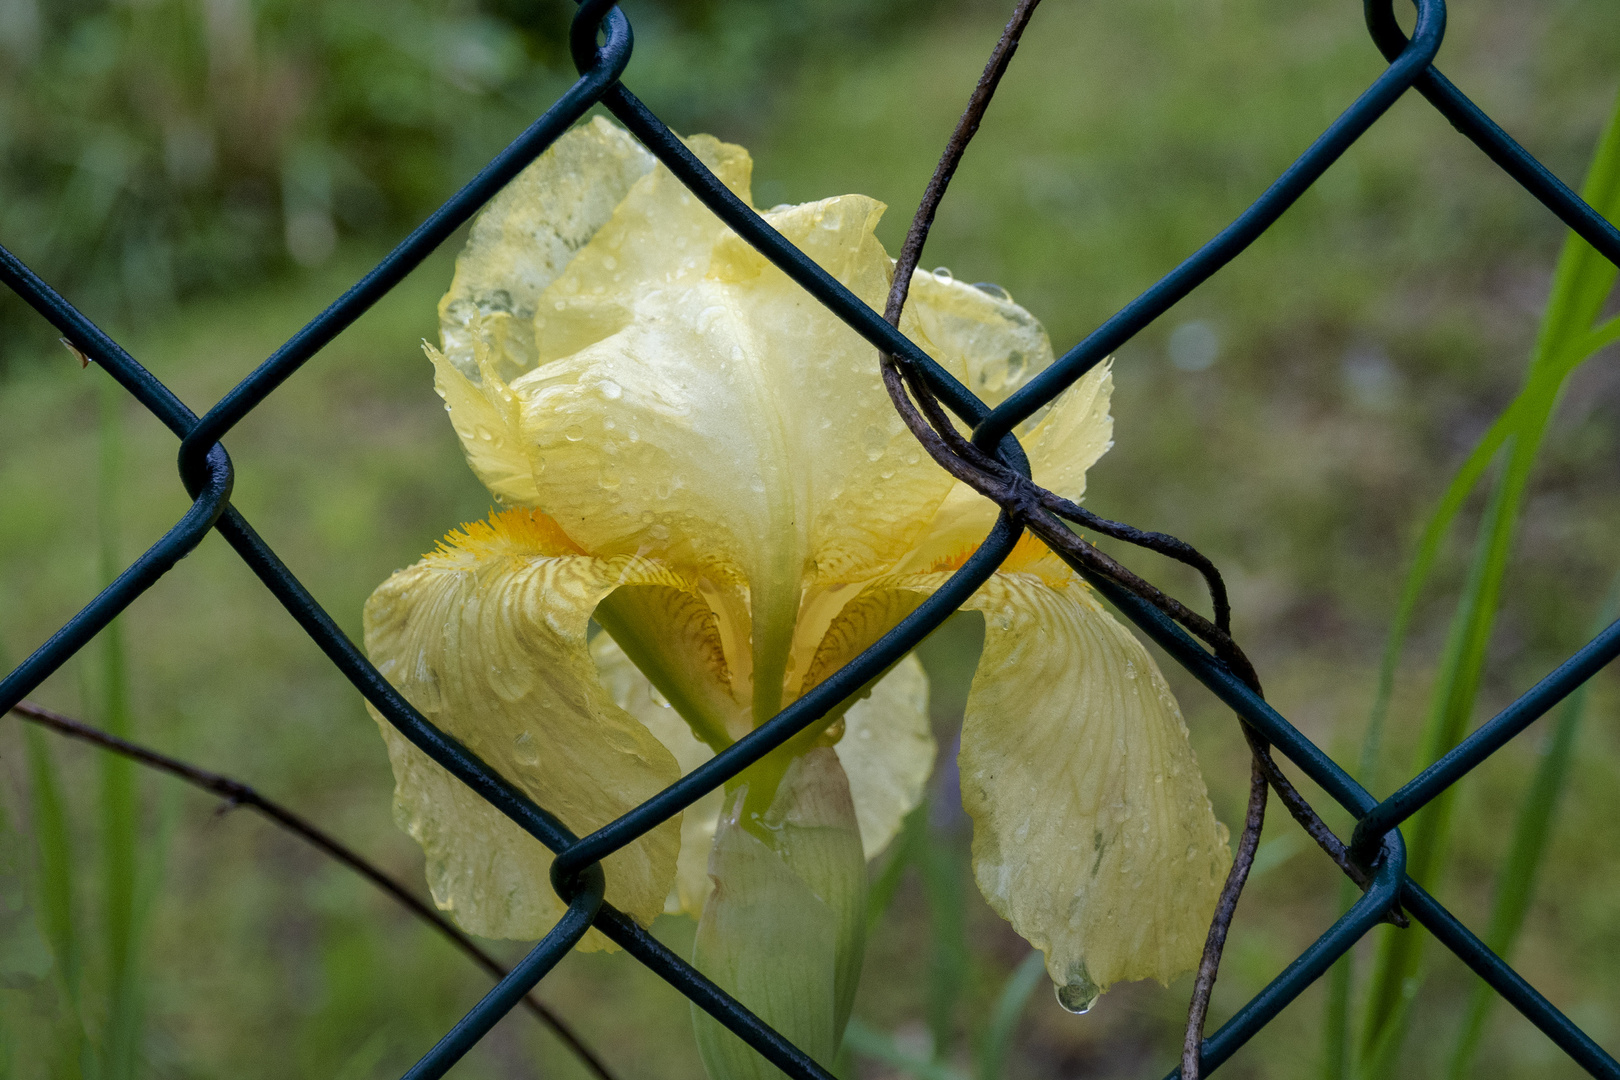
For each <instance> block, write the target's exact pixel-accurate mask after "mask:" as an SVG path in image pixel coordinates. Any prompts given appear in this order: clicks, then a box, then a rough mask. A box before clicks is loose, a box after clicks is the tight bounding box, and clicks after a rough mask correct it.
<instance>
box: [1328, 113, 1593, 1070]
mask: <svg viewBox="0 0 1620 1080" xmlns="http://www.w3.org/2000/svg"><path fill="white" fill-rule="evenodd" d="M1584 194H1585V197H1586V199H1587V201H1588V202H1590V203H1591V204H1592V205H1593V206H1594V207H1596V208H1597V209H1598V210H1599V211H1600V212H1602V213H1603V214H1605V215H1606V216H1609V217H1614V216H1615V214H1616V210H1617V208H1620V108H1617V109H1616V110H1615V112H1614V113H1613V115H1612V117H1611V119H1610V122H1609V125H1608V128H1607V129H1606V130H1605V132H1604V134H1603V137H1602V138H1601V140H1600V141H1599V144H1598V148H1597V151H1596V154H1595V156H1594V159H1593V164H1592V167H1591V169H1590V171H1589V173H1588V177H1587V182H1586V186H1585V191H1584ZM1616 273H1617V271H1616V268H1615V267H1614V266H1613V264H1611V263H1609V262H1608V261H1607V260H1605V259H1603V258H1602V257H1601V256H1599V255H1598V254H1597V252H1596V251H1594V250H1593V249H1592V248H1591V247H1590V246H1589V245H1587V244H1586V242H1585V241H1583V240H1581V239H1579V238H1578V237H1576V236H1575V235H1574V234H1570V236H1569V238H1568V239H1566V241H1565V244H1564V248H1563V250H1562V252H1561V254H1560V257H1559V263H1558V269H1557V271H1556V272H1555V274H1554V278H1553V287H1552V291H1551V293H1550V295H1549V297H1548V302H1547V311H1546V314H1545V315H1544V317H1543V320H1542V325H1541V329H1540V332H1539V334H1538V336H1537V341H1536V346H1535V350H1534V351H1533V353H1532V355H1531V360H1530V364H1529V370H1528V372H1527V375H1526V378H1525V386H1524V389H1523V390H1522V391H1521V393H1520V395H1519V397H1518V398H1516V399H1515V401H1514V403H1513V405H1512V406H1511V407H1510V408H1509V410H1508V411H1507V412H1505V413H1504V414H1503V416H1502V417H1501V418H1499V421H1498V424H1497V425H1493V427H1492V429H1491V433H1490V434H1489V435H1488V437H1487V440H1485V441H1482V443H1481V446H1480V447H1479V448H1477V449H1476V451H1475V454H1474V455H1473V456H1471V457H1470V459H1469V462H1468V463H1467V465H1466V466H1465V474H1463V475H1459V476H1458V478H1457V479H1456V480H1455V481H1454V482H1453V485H1452V487H1451V489H1448V492H1447V495H1448V501H1449V497H1450V496H1452V495H1453V494H1454V493H1455V492H1457V491H1458V490H1459V489H1461V490H1462V492H1463V494H1464V495H1465V494H1466V490H1468V489H1471V488H1472V486H1473V485H1472V483H1471V482H1465V475H1466V472H1467V471H1468V469H1469V468H1470V467H1479V468H1480V469H1481V471H1482V465H1481V464H1480V462H1479V459H1480V457H1482V456H1484V454H1485V452H1486V450H1485V448H1486V445H1487V443H1488V442H1489V440H1490V439H1491V438H1494V437H1497V435H1498V431H1499V429H1500V430H1501V436H1500V437H1501V438H1502V441H1503V442H1505V443H1506V444H1507V445H1508V447H1509V449H1508V459H1507V463H1506V465H1505V466H1504V467H1503V469H1502V471H1501V473H1500V474H1499V475H1498V477H1497V479H1496V482H1495V483H1494V485H1493V487H1492V493H1491V497H1490V502H1489V504H1488V506H1487V509H1486V512H1485V516H1484V519H1483V520H1482V521H1481V523H1480V528H1479V533H1478V537H1477V539H1476V544H1475V549H1474V556H1473V559H1472V561H1471V563H1470V566H1469V573H1468V581H1467V584H1466V585H1465V586H1464V589H1463V594H1462V596H1461V597H1460V598H1459V601H1458V605H1457V608H1456V611H1455V612H1454V614H1453V617H1452V623H1451V627H1450V630H1449V632H1448V635H1447V643H1446V650H1445V654H1444V658H1443V660H1442V664H1441V670H1440V673H1439V677H1438V678H1437V680H1436V683H1435V689H1434V695H1433V698H1432V704H1431V707H1430V711H1429V718H1428V721H1427V722H1426V724H1425V727H1424V733H1423V738H1422V744H1421V748H1420V752H1419V758H1418V761H1417V762H1416V767H1417V768H1422V767H1424V766H1426V765H1428V764H1429V763H1431V762H1432V761H1434V760H1435V759H1437V758H1438V757H1440V756H1441V755H1442V754H1444V753H1445V752H1446V751H1448V750H1450V749H1451V748H1452V747H1453V746H1455V745H1456V744H1457V742H1459V741H1460V740H1461V739H1462V737H1463V735H1464V734H1465V733H1466V732H1467V729H1468V722H1469V719H1470V718H1471V716H1472V714H1473V710H1474V704H1475V699H1476V698H1477V696H1478V690H1479V682H1480V677H1481V673H1482V670H1483V666H1484V658H1485V651H1486V648H1487V646H1488V645H1489V642H1490V635H1491V630H1492V628H1493V627H1494V624H1495V618H1496V609H1497V603H1498V599H1499V596H1500V592H1501V585H1502V581H1503V579H1504V577H1505V574H1506V569H1507V562H1508V555H1509V553H1510V551H1511V547H1512V541H1513V536H1514V534H1515V532H1516V529H1517V525H1518V519H1519V515H1520V512H1521V511H1522V509H1523V505H1524V497H1525V493H1526V490H1527V489H1528V486H1529V479H1530V475H1531V472H1532V471H1533V469H1534V466H1535V462H1536V458H1537V456H1538V454H1539V451H1540V449H1541V445H1542V441H1543V439H1544V437H1545V435H1546V431H1547V426H1548V423H1549V422H1550V420H1551V418H1552V415H1553V413H1554V411H1555V410H1556V408H1557V404H1558V400H1559V398H1560V396H1561V394H1562V391H1563V387H1564V384H1565V381H1566V380H1567V378H1568V376H1569V375H1570V374H1571V373H1572V372H1573V371H1574V370H1575V369H1576V368H1577V367H1579V366H1580V364H1581V363H1582V362H1584V361H1585V360H1586V359H1587V358H1588V357H1589V356H1590V355H1591V352H1590V350H1589V348H1588V346H1590V345H1592V344H1594V343H1599V344H1600V343H1602V342H1603V341H1604V340H1605V332H1606V330H1607V324H1605V325H1604V326H1601V327H1598V328H1597V329H1596V331H1594V324H1595V323H1597V321H1598V319H1599V318H1600V316H1601V315H1602V309H1603V305H1604V303H1605V301H1606V299H1607V297H1608V296H1609V294H1610V292H1611V291H1612V290H1613V288H1614V283H1615V277H1616ZM1510 418H1511V419H1510ZM1504 422H1505V424H1504ZM1489 453H1494V448H1492V450H1491V451H1489ZM1476 479H1477V477H1476ZM1460 502H1461V500H1460V499H1457V500H1455V501H1454V503H1453V505H1452V506H1451V507H1450V508H1449V512H1448V507H1447V506H1445V505H1443V506H1442V510H1441V513H1438V514H1436V515H1435V517H1434V519H1432V520H1431V528H1430V530H1428V531H1427V532H1426V534H1425V537H1424V546H1423V547H1421V548H1420V557H1419V560H1418V563H1417V565H1415V566H1414V567H1413V571H1412V573H1411V574H1410V575H1409V577H1408V580H1407V586H1406V588H1405V590H1404V593H1403V599H1402V605H1401V609H1400V612H1399V613H1398V614H1397V618H1396V625H1395V627H1394V629H1393V631H1392V633H1391V645H1392V649H1391V650H1388V651H1386V656H1385V665H1384V673H1383V674H1382V675H1381V678H1380V688H1379V697H1378V703H1377V704H1376V705H1375V712H1374V716H1373V723H1371V724H1369V739H1370V740H1372V741H1376V739H1377V737H1378V733H1379V730H1380V729H1381V727H1382V723H1383V718H1384V714H1385V712H1386V711H1387V707H1388V694H1389V686H1390V685H1392V682H1393V670H1394V668H1393V662H1394V656H1395V655H1398V651H1399V644H1400V640H1401V639H1402V638H1404V634H1405V631H1406V626H1407V623H1408V622H1409V620H1410V616H1411V610H1412V608H1413V607H1414V606H1415V598H1416V595H1417V593H1418V591H1419V590H1420V589H1421V588H1422V586H1423V584H1424V582H1425V579H1426V578H1427V576H1428V573H1429V571H1430V569H1432V565H1433V558H1434V555H1435V553H1436V551H1437V550H1438V544H1439V541H1440V540H1441V539H1442V538H1443V535H1444V531H1445V529H1446V527H1447V526H1449V524H1450V519H1451V518H1452V517H1454V516H1455V506H1457V505H1460ZM1431 541H1432V543H1431ZM1454 805H1455V796H1454V793H1452V792H1447V793H1446V794H1445V795H1442V796H1441V797H1440V798H1438V799H1436V800H1435V801H1434V802H1433V803H1431V804H1430V805H1429V806H1428V807H1426V808H1425V809H1424V810H1423V811H1422V812H1421V813H1419V814H1418V815H1417V816H1416V817H1414V819H1413V821H1412V824H1411V827H1410V829H1409V830H1408V833H1407V837H1408V839H1407V852H1408V856H1407V866H1408V872H1409V873H1410V874H1411V875H1412V877H1413V879H1414V880H1416V881H1417V882H1418V884H1420V885H1423V886H1424V887H1429V886H1431V885H1432V884H1433V881H1434V879H1435V878H1436V877H1437V876H1438V874H1439V872H1440V869H1441V867H1442V865H1443V862H1444V858H1445V853H1446V847H1447V841H1448V839H1449V826H1450V819H1451V814H1452V810H1453V807H1454ZM1423 941H1424V938H1423V937H1422V935H1416V934H1397V933H1395V932H1393V931H1389V930H1386V931H1385V932H1384V935H1383V937H1382V939H1381V940H1380V942H1379V949H1378V955H1377V960H1376V963H1375V968H1374V972H1373V977H1372V980H1371V984H1370V988H1369V993H1368V1006H1367V1023H1366V1025H1365V1029H1364V1031H1363V1035H1362V1040H1361V1042H1362V1049H1363V1058H1364V1061H1365V1063H1366V1066H1367V1068H1366V1070H1365V1072H1366V1075H1368V1076H1370V1077H1383V1076H1387V1075H1389V1074H1390V1072H1391V1071H1392V1070H1393V1068H1394V1063H1395V1061H1396V1059H1397V1057H1398V1051H1399V1046H1400V1042H1401V1038H1402V1034H1403V1032H1404V1027H1405V1023H1404V1020H1403V1017H1404V1015H1405V1005H1404V1002H1406V1001H1408V1000H1409V996H1410V994H1411V993H1412V989H1413V980H1415V979H1418V978H1419V977H1420V976H1419V973H1418V968H1419V965H1420V963H1421V958H1422V946H1423ZM1328 1026H1329V1029H1330V1030H1331V1031H1335V1032H1337V1031H1339V1030H1341V1029H1342V1027H1343V1025H1341V1023H1340V1020H1339V1019H1338V1018H1330V1020H1329V1024H1328ZM1331 1049H1332V1048H1331V1047H1330V1051H1331ZM1331 1063H1332V1056H1331V1053H1330V1066H1331Z"/></svg>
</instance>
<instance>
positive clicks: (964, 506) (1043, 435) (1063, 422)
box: [899, 362, 1114, 572]
mask: <svg viewBox="0 0 1620 1080" xmlns="http://www.w3.org/2000/svg"><path fill="white" fill-rule="evenodd" d="M1113 388H1114V382H1113V375H1112V372H1111V370H1110V365H1109V364H1108V363H1107V362H1104V363H1101V364H1098V365H1097V366H1096V367H1094V368H1092V369H1091V370H1090V371H1088V372H1087V373H1086V374H1085V376H1084V377H1083V378H1082V379H1081V380H1080V381H1079V382H1077V383H1075V384H1074V385H1073V386H1071V387H1069V389H1067V390H1065V391H1064V392H1063V393H1062V394H1061V395H1059V397H1058V399H1057V400H1056V401H1054V402H1053V403H1052V406H1051V408H1049V409H1048V410H1047V411H1046V414H1045V415H1044V416H1042V417H1041V419H1040V420H1039V421H1038V422H1036V423H1035V424H1034V425H1033V426H1032V427H1031V428H1030V429H1029V430H1028V431H1025V432H1020V440H1021V442H1022V443H1023V446H1024V450H1025V452H1026V453H1027V454H1028V455H1029V465H1030V475H1031V477H1032V478H1033V479H1034V481H1035V482H1036V483H1037V484H1040V485H1041V486H1042V487H1044V488H1046V489H1047V490H1048V491H1051V492H1054V493H1055V494H1058V495H1061V496H1063V497H1064V498H1065V499H1069V500H1071V501H1073V502H1079V501H1080V498H1081V496H1083V495H1084V494H1085V492H1086V471H1087V470H1089V469H1090V468H1091V467H1092V466H1093V465H1095V464H1096V463H1097V459H1098V458H1100V457H1102V456H1103V454H1104V453H1105V452H1107V450H1108V448H1109V447H1110V446H1112V445H1114V444H1113V441H1112V440H1113V434H1114V418H1113V417H1112V416H1110V415H1109V413H1108V403H1109V399H1110V397H1111V396H1112V394H1113ZM997 513H998V508H997V507H996V504H995V503H993V502H991V501H990V500H989V499H987V498H985V497H984V496H983V495H980V494H979V493H978V492H977V491H974V490H973V489H972V488H971V487H969V486H968V485H966V484H963V483H960V482H958V483H957V484H956V485H955V486H953V487H952V488H951V491H950V494H949V495H947V496H946V498H945V501H944V502H942V503H941V504H940V507H939V510H938V511H936V512H935V514H934V518H933V520H932V521H930V522H929V523H928V528H927V529H926V530H925V531H924V533H923V536H922V538H921V539H920V540H919V541H918V542H917V544H916V546H915V547H914V548H913V549H912V550H911V551H910V552H909V553H908V554H907V555H906V557H905V559H904V560H903V561H902V563H901V565H900V568H899V569H900V570H901V571H902V572H911V571H920V570H926V569H929V568H930V567H932V566H934V565H935V564H936V563H938V562H940V561H941V560H955V559H956V558H957V557H959V556H961V555H962V554H964V553H965V552H968V551H971V550H972V549H974V548H976V547H978V546H979V544H980V543H982V542H983V541H984V538H985V536H986V535H988V534H989V532H990V528H991V526H992V525H994V524H995V521H996V514H997Z"/></svg>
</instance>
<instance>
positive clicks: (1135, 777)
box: [960, 574, 1231, 1007]
mask: <svg viewBox="0 0 1620 1080" xmlns="http://www.w3.org/2000/svg"><path fill="white" fill-rule="evenodd" d="M968 607H969V608H972V609H975V610H979V611H982V612H984V617H985V631H984V653H983V656H982V657H981V659H980V661H979V667H978V671H977V672H976V673H975V674H974V677H973V686H972V689H971V690H970V691H969V693H968V702H967V714H966V717H965V719H964V720H963V724H962V750H961V756H960V764H961V773H962V804H963V806H964V808H965V809H966V810H967V812H968V813H969V815H971V816H972V818H973V823H974V829H973V870H974V876H975V877H976V878H977V880H978V883H979V888H980V890H981V891H982V892H983V893H984V896H985V899H986V900H988V901H989V902H990V906H991V907H993V908H994V909H995V910H996V911H997V912H998V913H1000V914H1001V915H1002V916H1003V917H1004V918H1006V919H1007V920H1008V921H1009V922H1011V923H1012V925H1013V929H1015V930H1017V931H1018V932H1019V933H1020V934H1022V935H1023V936H1024V938H1025V939H1026V940H1028V941H1029V942H1030V943H1031V944H1032V945H1034V946H1036V947H1037V948H1039V949H1040V950H1042V951H1043V952H1044V953H1046V969H1047V972H1048V973H1049V974H1050V975H1051V976H1052V979H1053V982H1054V983H1055V984H1056V985H1057V986H1058V988H1059V995H1060V997H1062V998H1063V999H1064V1001H1065V1004H1067V1005H1069V1006H1070V1007H1087V1006H1089V1004H1090V1002H1091V1000H1094V999H1095V997H1096V995H1097V994H1098V993H1100V992H1101V991H1103V990H1105V989H1107V988H1108V987H1109V986H1110V985H1111V984H1113V983H1115V982H1121V981H1124V980H1128V979H1146V978H1153V979H1158V980H1159V981H1161V982H1167V981H1169V980H1170V979H1172V978H1174V977H1175V976H1177V975H1180V974H1182V973H1183V972H1186V971H1190V970H1192V969H1193V968H1194V967H1196V966H1197V964H1198V958H1199V955H1200V953H1201V951H1202V949H1203V945H1204V938H1205V935H1206V933H1207V931H1208V929H1209V920H1210V917H1211V915H1212V913H1213V912H1214V909H1215V900H1216V897H1217V896H1218V895H1219V893H1220V889H1221V884H1222V882H1223V880H1224V879H1225V875H1226V869H1227V867H1228V865H1230V863H1231V851H1230V849H1229V848H1228V846H1227V831H1226V827H1225V826H1224V825H1222V824H1221V823H1220V822H1218V821H1216V820H1215V814H1214V811H1213V810H1212V808H1211V807H1210V804H1209V795H1208V793H1207V792H1206V790H1205V788H1204V780H1203V776H1202V775H1201V774H1200V773H1199V771H1198V764H1197V762H1196V761H1195V760H1194V758H1193V753H1192V747H1191V746H1190V745H1188V742H1187V727H1186V724H1185V723H1184V722H1183V721H1182V719H1181V710H1180V708H1179V707H1178V706H1177V705H1176V702H1175V698H1174V697H1172V696H1171V694H1170V688H1169V687H1168V686H1167V685H1166V684H1165V681H1164V676H1163V675H1161V674H1160V673H1159V669H1158V666H1157V665H1156V664H1155V663H1154V662H1153V658H1152V657H1151V656H1149V655H1148V652H1147V650H1146V649H1144V648H1143V647H1142V644H1141V643H1140V642H1139V641H1137V640H1136V638H1134V637H1133V636H1131V634H1130V633H1129V632H1128V631H1127V630H1126V629H1125V628H1124V627H1122V626H1120V625H1119V623H1118V622H1116V621H1115V620H1114V618H1113V616H1111V615H1109V614H1108V613H1107V612H1105V611H1104V610H1103V609H1102V607H1101V606H1100V605H1099V604H1098V602H1097V601H1096V599H1095V598H1094V597H1093V596H1092V595H1091V592H1090V590H1089V589H1088V588H1086V586H1085V585H1084V584H1082V583H1081V582H1080V581H1078V580H1077V579H1070V580H1068V581H1062V580H1061V579H1059V581H1058V582H1057V584H1055V585H1054V584H1053V583H1052V582H1050V581H1048V580H1042V578H1040V577H1037V576H1036V575H1033V574H997V575H995V576H993V577H992V578H991V579H990V581H989V582H987V583H986V584H985V586H984V587H983V588H982V589H980V590H979V592H978V593H977V594H975V596H974V598H973V599H972V600H971V601H969V603H968Z"/></svg>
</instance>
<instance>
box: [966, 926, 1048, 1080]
mask: <svg viewBox="0 0 1620 1080" xmlns="http://www.w3.org/2000/svg"><path fill="white" fill-rule="evenodd" d="M1045 978H1046V958H1045V957H1043V956H1042V955H1041V952H1040V950H1039V949H1034V950H1031V952H1030V954H1029V955H1028V956H1026V957H1024V959H1023V960H1022V961H1020V962H1019V964H1018V966H1017V967H1016V968H1014V969H1013V973H1012V974H1011V975H1009V976H1007V981H1006V982H1005V983H1003V984H1002V987H1001V995H1000V996H999V997H997V998H996V1007H995V1009H994V1011H992V1012H991V1014H990V1026H989V1027H988V1028H986V1029H985V1032H984V1037H983V1038H982V1039H980V1041H979V1054H978V1060H977V1061H975V1062H974V1065H975V1068H974V1074H975V1075H976V1076H977V1077H978V1080H1001V1071H1002V1069H1003V1068H1005V1067H1006V1064H1007V1051H1008V1050H1009V1049H1011V1048H1012V1039H1013V1035H1014V1033H1016V1032H1017V1030H1018V1021H1019V1020H1020V1019H1022V1018H1023V1015H1024V1006H1025V1005H1027V1004H1028V1003H1029V995H1030V994H1032V993H1034V991H1035V988H1036V987H1037V986H1039V985H1040V984H1041V982H1042V980H1043V979H1045Z"/></svg>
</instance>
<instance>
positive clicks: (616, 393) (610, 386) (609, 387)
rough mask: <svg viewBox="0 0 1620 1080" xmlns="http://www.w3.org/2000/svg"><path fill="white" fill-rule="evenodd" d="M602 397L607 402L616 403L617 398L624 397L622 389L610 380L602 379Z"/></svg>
mask: <svg viewBox="0 0 1620 1080" xmlns="http://www.w3.org/2000/svg"><path fill="white" fill-rule="evenodd" d="M602 396H603V397H605V398H607V399H608V400H609V401H618V400H619V398H621V397H623V396H624V387H622V386H620V385H619V384H618V383H616V382H614V381H613V380H612V379H603V380H602Z"/></svg>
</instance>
